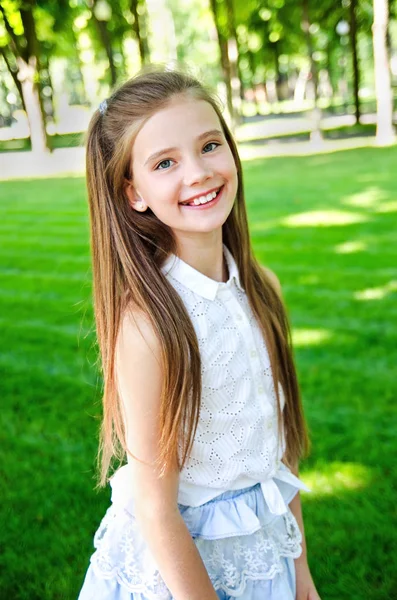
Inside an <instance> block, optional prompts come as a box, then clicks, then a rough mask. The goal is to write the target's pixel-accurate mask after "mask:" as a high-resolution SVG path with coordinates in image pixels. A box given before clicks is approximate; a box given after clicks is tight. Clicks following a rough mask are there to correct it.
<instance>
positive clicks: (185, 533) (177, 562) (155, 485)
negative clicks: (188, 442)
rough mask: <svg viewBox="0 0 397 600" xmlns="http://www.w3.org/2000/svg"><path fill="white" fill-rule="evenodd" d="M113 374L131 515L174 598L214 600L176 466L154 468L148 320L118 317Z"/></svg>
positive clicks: (154, 363)
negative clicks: (183, 508) (181, 500)
mask: <svg viewBox="0 0 397 600" xmlns="http://www.w3.org/2000/svg"><path fill="white" fill-rule="evenodd" d="M116 375H117V380H118V390H119V394H120V398H121V400H122V403H123V408H124V412H125V423H126V430H127V431H126V441H127V446H128V449H129V451H130V452H131V453H132V454H133V455H134V456H136V457H137V458H139V459H140V460H141V461H145V462H144V463H143V462H139V461H138V460H136V459H134V458H130V459H129V468H130V472H131V486H132V494H133V498H134V506H135V516H136V519H137V522H138V524H139V527H140V530H141V532H142V535H143V537H144V539H145V541H146V542H147V545H148V547H149V549H150V551H151V552H152V555H153V557H154V559H155V561H156V563H157V566H158V569H159V571H160V574H161V576H162V578H163V580H164V582H165V584H166V586H167V587H168V588H169V590H170V591H171V594H172V596H173V598H175V600H186V599H187V598H189V600H218V596H217V594H216V592H215V590H214V588H213V586H212V583H211V580H210V578H209V576H208V573H207V570H206V568H205V566H204V563H203V561H202V559H201V556H200V554H199V552H198V550H197V547H196V545H195V543H194V541H193V539H192V537H191V535H190V532H189V530H188V528H187V526H186V524H185V522H184V520H183V518H182V516H181V514H180V512H179V508H178V483H179V472H178V469H177V467H176V466H174V468H172V469H169V471H168V473H167V474H165V475H164V476H163V478H161V479H160V478H159V477H158V474H157V472H156V471H155V469H154V467H153V463H154V460H155V458H156V457H157V455H158V440H159V437H160V430H159V423H158V414H159V408H160V393H161V386H162V369H161V361H160V344H159V342H158V339H157V336H156V335H155V332H154V331H153V328H152V326H151V325H150V323H149V321H148V319H147V318H145V317H144V316H142V315H138V314H137V313H135V314H134V316H133V315H132V314H129V315H126V316H125V317H124V319H123V322H122V325H121V328H120V334H119V336H118V340H117V346H116Z"/></svg>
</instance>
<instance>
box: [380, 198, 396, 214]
mask: <svg viewBox="0 0 397 600" xmlns="http://www.w3.org/2000/svg"><path fill="white" fill-rule="evenodd" d="M375 212H377V213H391V212H397V200H393V201H392V202H384V203H383V204H382V205H381V206H378V207H377V208H376V210H375Z"/></svg>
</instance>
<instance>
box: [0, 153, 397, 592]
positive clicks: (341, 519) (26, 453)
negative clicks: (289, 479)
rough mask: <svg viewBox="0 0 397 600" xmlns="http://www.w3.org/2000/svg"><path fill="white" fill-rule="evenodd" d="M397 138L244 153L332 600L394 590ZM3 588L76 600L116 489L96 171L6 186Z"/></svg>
mask: <svg viewBox="0 0 397 600" xmlns="http://www.w3.org/2000/svg"><path fill="white" fill-rule="evenodd" d="M396 163H397V148H396V147H394V148H392V149H390V148H388V149H374V148H372V149H360V150H355V151H345V152H339V153H334V154H323V155H315V156H310V157H298V158H285V157H283V158H270V159H266V160H260V161H259V160H258V161H252V162H249V163H245V165H244V170H245V184H246V195H247V203H248V211H249V218H250V224H251V232H252V239H253V244H254V248H255V251H256V253H257V256H258V257H259V258H260V260H261V262H262V263H263V264H267V265H268V266H270V267H271V268H272V269H273V270H274V271H275V272H276V273H277V275H278V276H279V278H280V281H281V284H282V286H283V293H284V297H285V300H286V303H287V306H288V311H289V315H290V319H291V323H292V329H293V339H294V343H295V354H296V360H297V366H298V371H299V377H300V382H301V387H302V394H303V399H304V406H305V411H306V415H307V419H308V424H309V429H310V432H311V438H312V444H313V450H312V454H311V456H310V457H309V458H308V459H307V460H306V461H305V462H304V463H303V464H302V465H301V469H300V471H301V476H302V479H303V480H304V481H305V482H306V483H308V484H309V486H310V487H311V488H312V489H313V491H312V493H311V494H308V493H303V494H301V496H302V504H303V511H304V520H305V530H306V538H307V544H308V551H309V562H310V566H311V570H312V574H313V577H314V580H315V582H316V583H317V586H318V590H319V592H320V595H321V597H322V600H375V599H376V600H390V599H391V598H392V597H395V593H396V587H397V557H396V556H395V554H393V548H396V542H397V529H396V497H395V489H396V484H397V474H396V460H395V457H396V445H397V443H396V412H397V409H396V388H397V384H396V375H397V373H396V363H397V303H396V297H397V227H396V225H397V223H396V221H397V219H396V213H397V182H396V178H395V175H394V172H395V165H396ZM0 211H1V222H0V230H1V238H2V244H1V249H0V253H1V276H2V277H1V281H2V283H1V287H0V304H1V312H0V319H1V325H2V335H1V345H2V348H1V355H0V369H1V374H0V377H1V399H2V402H1V406H2V409H1V411H0V419H1V426H0V436H1V452H2V465H3V467H2V476H1V479H0V486H1V487H0V495H1V499H2V502H1V504H0V514H1V527H0V548H1V550H0V597H1V598H2V599H3V598H4V599H5V600H55V599H56V600H58V599H65V600H75V598H76V596H77V593H78V590H79V588H80V586H81V584H82V580H83V577H84V574H85V571H86V568H87V566H88V560H89V556H90V554H91V552H92V536H93V534H94V531H95V529H96V528H97V526H98V524H99V521H100V519H101V518H102V516H103V514H104V512H105V510H106V508H107V506H108V504H109V497H110V493H109V490H104V491H103V492H101V493H99V494H97V493H96V492H94V491H93V487H94V478H93V475H94V459H95V452H96V446H97V440H96V435H97V428H98V424H99V418H100V410H101V409H100V400H101V382H100V379H99V377H98V375H97V372H96V368H95V364H94V363H95V357H96V355H95V338H94V334H93V328H92V327H93V326H92V308H91V297H90V294H91V282H90V260H89V229H88V217H87V206H86V200H85V190H84V182H83V180H82V179H73V178H69V179H48V180H31V181H14V182H12V181H10V182H4V183H1V184H0Z"/></svg>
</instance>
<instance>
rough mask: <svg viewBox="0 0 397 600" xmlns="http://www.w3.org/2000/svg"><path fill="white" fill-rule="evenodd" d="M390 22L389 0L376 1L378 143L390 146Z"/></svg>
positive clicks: (391, 108)
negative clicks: (388, 46)
mask: <svg viewBox="0 0 397 600" xmlns="http://www.w3.org/2000/svg"><path fill="white" fill-rule="evenodd" d="M387 22H388V6H387V0H374V23H373V25H372V32H373V44H374V63H375V88H376V105H377V126H376V143H377V144H378V145H379V146H388V145H390V144H392V143H393V142H394V128H393V102H392V93H391V85H390V69H389V59H388V54H387V49H386V31H387Z"/></svg>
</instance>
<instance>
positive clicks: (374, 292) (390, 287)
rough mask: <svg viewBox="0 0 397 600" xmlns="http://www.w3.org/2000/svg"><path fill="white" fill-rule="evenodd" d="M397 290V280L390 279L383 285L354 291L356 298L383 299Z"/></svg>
mask: <svg viewBox="0 0 397 600" xmlns="http://www.w3.org/2000/svg"><path fill="white" fill-rule="evenodd" d="M396 290H397V281H389V282H388V283H386V285H384V286H383V287H376V288H367V289H366V290H361V291H359V292H355V293H354V298H355V300H382V298H385V297H386V296H388V295H389V294H390V293H391V292H395V291H396Z"/></svg>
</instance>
